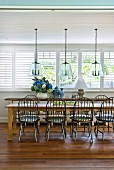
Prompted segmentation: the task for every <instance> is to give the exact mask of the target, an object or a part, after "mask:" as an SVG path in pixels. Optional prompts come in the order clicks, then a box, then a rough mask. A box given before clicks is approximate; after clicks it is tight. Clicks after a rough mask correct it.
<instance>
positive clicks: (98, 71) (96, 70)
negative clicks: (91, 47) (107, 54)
mask: <svg viewBox="0 0 114 170" xmlns="http://www.w3.org/2000/svg"><path fill="white" fill-rule="evenodd" d="M100 75H102V68H101V64H100V63H98V62H97V29H95V61H94V62H93V63H92V76H100Z"/></svg>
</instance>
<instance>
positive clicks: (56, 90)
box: [53, 86, 60, 98]
mask: <svg viewBox="0 0 114 170" xmlns="http://www.w3.org/2000/svg"><path fill="white" fill-rule="evenodd" d="M53 96H54V98H59V97H60V90H59V88H58V87H57V86H56V87H55V88H54V90H53Z"/></svg>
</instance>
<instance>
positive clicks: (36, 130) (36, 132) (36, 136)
mask: <svg viewBox="0 0 114 170" xmlns="http://www.w3.org/2000/svg"><path fill="white" fill-rule="evenodd" d="M39 134H40V131H39V125H38V123H34V136H35V140H36V142H37V141H38V137H39Z"/></svg>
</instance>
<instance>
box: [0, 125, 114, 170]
mask: <svg viewBox="0 0 114 170" xmlns="http://www.w3.org/2000/svg"><path fill="white" fill-rule="evenodd" d="M69 131H70V130H69V126H68V127H67V137H66V140H65V142H64V141H63V139H62V135H61V132H60V130H59V128H58V127H57V126H55V127H54V128H52V130H51V134H50V140H49V141H48V142H47V141H45V126H44V125H41V127H40V139H39V141H38V142H35V140H34V133H33V128H31V127H30V128H27V129H26V130H25V133H24V135H23V136H22V141H21V142H18V129H17V134H16V135H14V136H13V140H12V141H10V142H8V141H7V124H0V170H1V169H7V170H10V169H11V170H14V169H16V170H18V169H20V168H21V170H24V169H28V170H29V169H30V170H34V169H41V170H43V169H46V170H48V169H50V170H51V169H53V170H58V169H59V170H67V169H71V170H73V169H75V170H77V169H78V170H80V169H81V170H86V169H87V170H88V169H90V170H95V169H101V170H102V169H103V170H105V169H107V168H108V170H112V169H113V170H114V134H113V132H110V133H108V132H105V138H104V141H102V138H101V134H99V136H98V138H96V137H95V135H94V133H93V137H94V141H93V143H92V144H91V143H90V140H89V139H88V137H87V135H88V134H87V133H85V134H84V133H83V132H81V133H79V136H78V140H77V141H75V140H73V139H72V138H71V137H70V133H69Z"/></svg>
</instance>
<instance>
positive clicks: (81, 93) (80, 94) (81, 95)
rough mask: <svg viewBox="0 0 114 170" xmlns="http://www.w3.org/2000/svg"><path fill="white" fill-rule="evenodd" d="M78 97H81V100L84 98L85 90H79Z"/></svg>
mask: <svg viewBox="0 0 114 170" xmlns="http://www.w3.org/2000/svg"><path fill="white" fill-rule="evenodd" d="M78 95H79V97H80V98H81V97H83V95H84V89H78Z"/></svg>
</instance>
